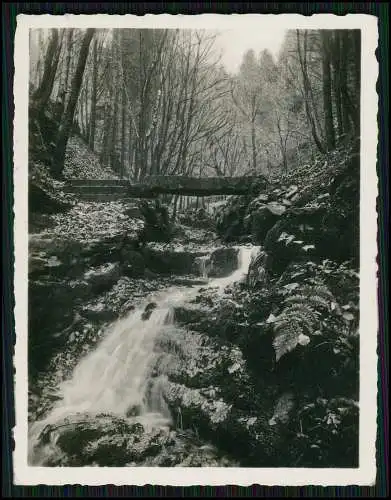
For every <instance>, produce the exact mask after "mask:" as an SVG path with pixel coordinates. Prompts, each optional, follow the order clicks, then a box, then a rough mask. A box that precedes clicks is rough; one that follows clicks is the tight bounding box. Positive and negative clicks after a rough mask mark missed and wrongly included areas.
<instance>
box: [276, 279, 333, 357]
mask: <svg viewBox="0 0 391 500" xmlns="http://www.w3.org/2000/svg"><path fill="white" fill-rule="evenodd" d="M333 302H335V299H334V297H333V294H332V293H331V292H330V290H329V289H328V288H327V287H326V286H323V285H317V286H312V287H311V286H308V285H304V286H303V287H301V288H300V290H299V291H298V292H297V293H295V294H293V295H291V296H289V297H286V298H285V300H284V302H283V309H282V311H281V313H280V314H279V315H278V316H277V317H276V318H275V319H274V321H273V328H274V335H275V336H274V341H273V347H274V351H275V354H276V361H278V360H279V359H280V358H281V357H282V356H284V355H285V354H287V353H288V352H290V351H292V350H294V349H295V348H296V347H297V345H299V344H301V345H306V344H308V343H309V342H310V338H311V336H312V335H314V334H315V332H317V331H318V330H319V329H320V328H321V317H322V315H323V314H324V313H328V312H329V311H330V310H331V304H332V303H333Z"/></svg>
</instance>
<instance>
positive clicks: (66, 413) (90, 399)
mask: <svg viewBox="0 0 391 500" xmlns="http://www.w3.org/2000/svg"><path fill="white" fill-rule="evenodd" d="M254 250H257V247H251V246H244V247H239V265H238V269H237V270H236V271H234V272H233V273H232V274H231V275H230V276H228V277H225V278H216V279H211V280H210V281H209V283H208V285H207V286H208V287H217V288H219V289H221V290H222V289H224V288H225V287H226V286H227V285H229V284H230V283H233V282H235V281H238V280H240V279H242V278H243V277H244V276H245V275H246V273H247V270H248V267H249V265H250V262H251V258H252V255H253V254H254ZM199 288H200V287H195V288H189V289H186V290H183V289H179V288H173V289H170V290H166V291H164V292H159V293H157V294H155V295H154V296H152V297H150V298H149V301H148V303H150V302H151V301H153V302H154V303H155V304H156V307H155V309H154V310H153V311H152V314H151V315H150V317H149V319H143V317H142V316H143V312H144V309H145V305H144V307H140V308H139V309H137V310H136V311H133V312H131V313H129V314H128V315H127V316H126V317H125V318H122V319H120V320H118V321H116V322H115V323H114V324H113V325H112V326H111V327H110V328H108V330H107V332H106V334H105V336H104V338H103V340H102V341H101V343H100V344H99V345H98V346H97V347H96V348H95V350H94V351H92V352H91V353H90V354H88V355H87V356H85V357H84V358H83V359H82V360H81V361H80V362H79V364H78V365H77V366H76V367H75V369H74V371H73V374H72V376H71V378H70V379H69V380H66V381H64V382H63V383H62V384H61V385H60V386H59V388H58V390H59V395H60V399H59V401H58V402H57V403H56V404H55V406H54V407H53V409H52V411H51V412H50V414H49V415H48V416H47V417H46V418H45V419H44V420H42V421H38V422H36V423H35V424H34V425H33V426H32V429H31V432H32V437H31V441H32V446H33V445H34V443H35V444H36V443H37V442H39V434H40V432H41V431H42V429H43V428H44V427H45V426H46V425H47V424H54V423H56V422H58V421H60V420H61V419H64V418H67V417H70V416H72V415H77V414H85V413H87V414H92V415H96V414H100V413H106V414H107V413H108V414H113V415H118V416H121V417H123V418H127V417H130V415H131V416H132V418H137V419H138V421H140V422H141V423H142V424H143V425H144V426H145V427H152V428H153V427H163V426H169V425H170V424H171V415H170V412H169V409H168V407H167V405H166V403H165V401H164V398H163V395H162V389H161V384H163V383H164V377H161V376H160V377H154V378H153V377H152V369H153V367H154V366H155V364H156V361H157V357H158V353H157V352H156V351H155V349H154V346H155V341H156V339H157V337H158V336H159V334H160V333H161V332H162V330H163V329H164V328H166V327H167V326H169V325H173V322H174V310H175V306H177V305H179V304H183V303H185V302H186V301H187V300H189V299H190V298H191V297H192V296H194V295H196V294H197V292H198V290H199Z"/></svg>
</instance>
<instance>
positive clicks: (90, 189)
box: [64, 176, 267, 201]
mask: <svg viewBox="0 0 391 500" xmlns="http://www.w3.org/2000/svg"><path fill="white" fill-rule="evenodd" d="M266 185H267V180H266V179H265V178H264V177H261V176H257V177H254V176H252V177H184V176H149V177H147V178H145V179H143V181H142V182H140V183H133V182H131V181H128V180H111V179H107V180H106V179H105V180H93V179H74V180H68V181H67V183H66V186H65V189H64V190H65V191H66V192H67V193H71V194H73V195H75V196H76V197H78V198H80V199H83V200H91V201H115V200H120V199H125V198H155V197H157V196H159V195H160V194H178V195H182V196H216V195H248V194H255V193H258V192H260V191H262V190H263V189H264V188H265V187H266Z"/></svg>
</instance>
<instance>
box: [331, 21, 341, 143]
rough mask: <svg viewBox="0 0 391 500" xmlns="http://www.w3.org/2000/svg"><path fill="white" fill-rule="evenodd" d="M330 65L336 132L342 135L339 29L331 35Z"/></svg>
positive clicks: (339, 135)
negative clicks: (331, 66)
mask: <svg viewBox="0 0 391 500" xmlns="http://www.w3.org/2000/svg"><path fill="white" fill-rule="evenodd" d="M332 54H333V57H332V65H333V88H334V100H335V114H336V117H337V134H338V137H342V135H343V133H344V130H343V119H342V96H341V81H340V78H341V41H340V36H339V30H335V32H334V36H333V51H332Z"/></svg>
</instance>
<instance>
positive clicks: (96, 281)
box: [84, 263, 121, 294]
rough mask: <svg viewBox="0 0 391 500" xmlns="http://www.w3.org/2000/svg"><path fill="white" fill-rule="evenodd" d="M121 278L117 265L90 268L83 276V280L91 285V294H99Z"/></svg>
mask: <svg viewBox="0 0 391 500" xmlns="http://www.w3.org/2000/svg"><path fill="white" fill-rule="evenodd" d="M120 276H121V268H120V265H119V264H118V263H110V264H107V265H103V266H100V267H98V268H92V269H90V270H88V271H87V272H86V273H85V274H84V278H85V280H86V281H87V282H88V283H89V284H90V285H91V287H92V291H93V293H96V294H100V293H102V292H104V291H106V290H108V289H109V288H111V287H112V286H113V285H114V283H116V282H117V281H118V280H119V278H120Z"/></svg>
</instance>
